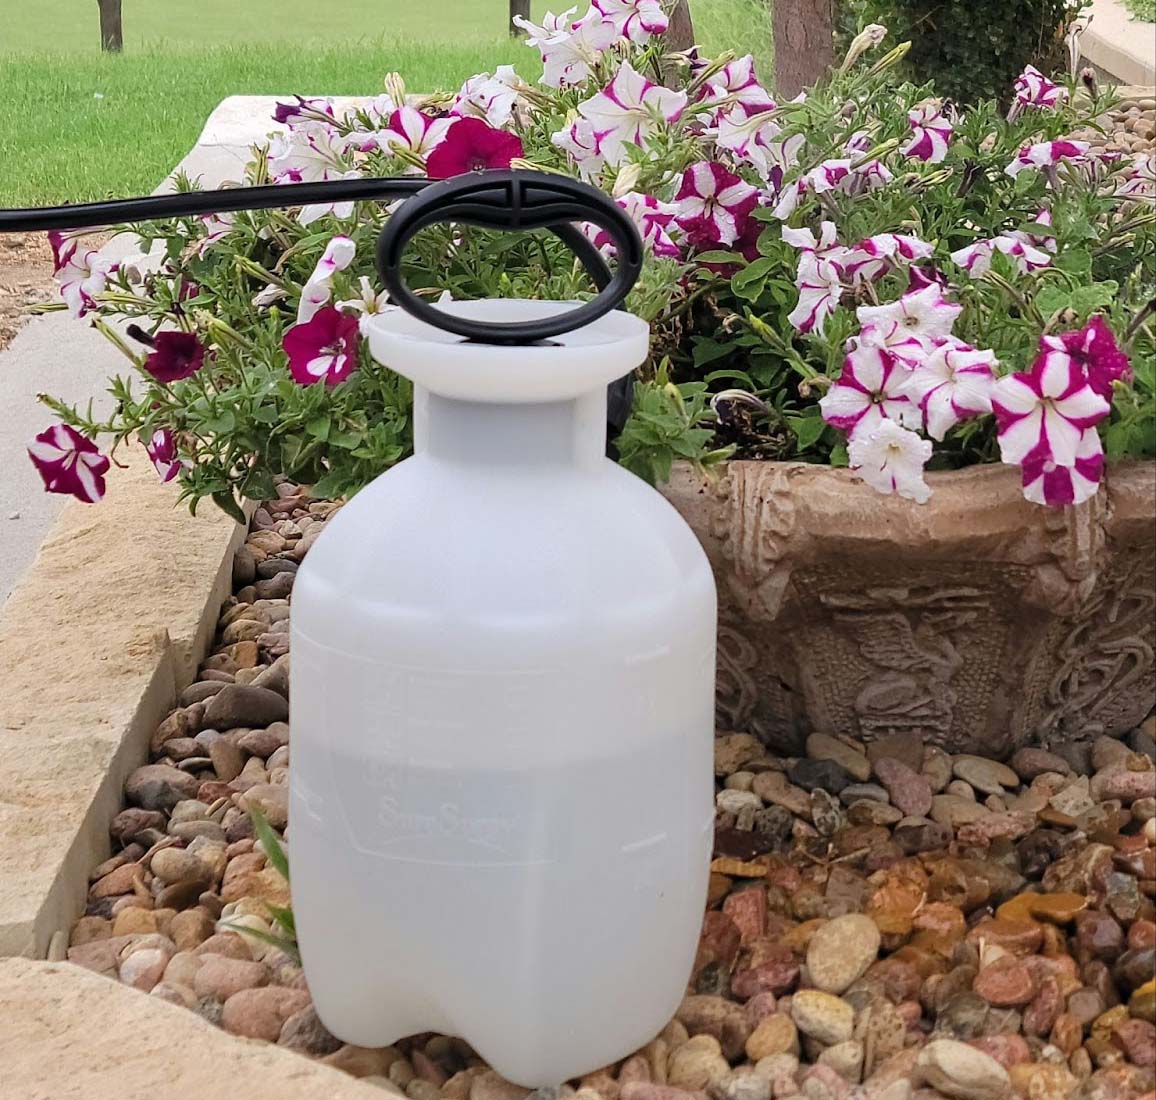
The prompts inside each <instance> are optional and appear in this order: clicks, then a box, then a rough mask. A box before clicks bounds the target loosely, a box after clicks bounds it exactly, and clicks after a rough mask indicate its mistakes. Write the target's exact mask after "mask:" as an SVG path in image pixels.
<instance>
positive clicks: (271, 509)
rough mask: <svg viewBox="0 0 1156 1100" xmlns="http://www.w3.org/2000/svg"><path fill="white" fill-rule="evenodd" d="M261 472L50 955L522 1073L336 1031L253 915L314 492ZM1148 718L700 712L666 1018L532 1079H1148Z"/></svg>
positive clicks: (490, 1078) (1140, 1093) (437, 1092)
mask: <svg viewBox="0 0 1156 1100" xmlns="http://www.w3.org/2000/svg"><path fill="white" fill-rule="evenodd" d="M279 493H280V495H279V498H278V499H277V500H275V501H271V502H269V503H267V504H266V505H265V506H264V507H262V508H260V509H259V510H258V511H257V512H256V514H255V517H254V520H253V523H252V528H251V531H250V534H249V536H248V540H247V542H246V543H245V546H244V547H243V548H242V549H241V550H240V552H239V553H238V555H237V559H236V562H235V564H234V580H235V588H236V594H235V596H234V597H232V598H230V599H229V600H228V601H227V603H226V604H225V606H224V608H223V609H222V614H221V618H220V628H219V632H218V636H217V639H216V645H215V647H214V650H213V653H212V655H211V656H209V657H208V658H207V660H206V661H205V662H204V664H203V665H202V667H201V672H200V675H199V678H198V681H197V682H196V683H194V684H193V685H191V686H190V687H188V688H187V689H185V691H184V692H182V695H181V699H180V703H181V705H180V707H179V708H177V709H176V710H174V711H173V712H172V713H171V714H170V715H169V716H168V717H167V718H166V719H165V720H164V721H163V722H162V723H161V725H160V726H159V727H158V729H157V730H156V732H155V734H154V736H153V739H152V757H151V760H152V762H151V763H150V764H148V765H147V766H145V767H142V768H140V769H138V770H137V771H136V772H134V773H133V774H132V776H131V777H130V778H129V780H128V783H127V786H126V792H125V794H126V805H127V808H126V809H125V810H124V811H122V812H121V813H120V814H118V815H117V817H116V818H115V820H114V821H113V822H112V826H111V833H112V838H113V848H114V851H115V853H116V854H115V855H114V856H113V857H112V858H111V859H109V860H108V861H106V862H105V863H103V864H102V865H101V866H99V867H96V868H94V869H93V872H92V875H91V889H90V891H89V901H88V907H87V912H86V914H85V915H84V916H83V917H81V918H80V919H79V920H78V921H77V922H76V924H75V926H74V928H73V929H72V933H71V944H70V947H69V949H68V957H69V958H70V959H71V960H72V961H73V962H75V963H78V964H80V965H82V966H86V967H89V968H91V969H93V970H96V971H98V972H100V973H103V974H106V975H108V976H109V977H110V978H114V979H117V980H119V981H121V982H124V983H126V984H128V985H131V986H134V987H136V988H137V989H140V990H143V991H145V992H146V993H150V994H151V995H152V996H154V997H157V998H159V999H162V1000H166V1001H170V1002H174V1003H177V1004H180V1005H184V1006H186V1007H187V1008H188V1009H189V1010H190V1011H192V1012H197V1013H199V1014H200V1015H202V1016H204V1017H207V1018H208V1019H210V1020H212V1021H213V1022H215V1023H218V1024H219V1025H220V1026H221V1027H223V1028H225V1029H226V1030H228V1031H230V1032H233V1033H235V1034H237V1035H242V1036H248V1037H252V1038H256V1039H263V1040H267V1041H269V1042H275V1043H278V1044H280V1045H281V1046H284V1047H288V1048H290V1049H292V1050H296V1051H299V1052H300V1053H302V1054H305V1055H309V1056H311V1057H314V1058H318V1059H320V1060H322V1061H324V1062H326V1063H328V1064H330V1065H334V1066H338V1067H340V1068H342V1069H344V1070H346V1071H348V1072H349V1073H352V1074H355V1075H356V1076H358V1077H362V1078H365V1079H367V1080H370V1081H372V1082H374V1083H376V1084H378V1085H380V1087H381V1088H382V1089H383V1090H384V1091H386V1092H393V1093H396V1094H398V1095H404V1096H407V1097H409V1098H411V1100H439V1098H442V1097H444V1098H446V1100H523V1098H524V1097H526V1096H527V1095H528V1090H526V1089H522V1088H519V1087H517V1086H515V1085H512V1084H510V1083H509V1082H506V1081H504V1080H502V1078H500V1077H499V1076H498V1075H497V1074H496V1073H495V1072H494V1071H492V1070H491V1069H489V1068H488V1067H487V1066H486V1065H485V1064H484V1063H483V1062H482V1061H481V1060H480V1059H479V1058H478V1057H477V1056H476V1055H475V1054H474V1052H473V1051H472V1050H471V1049H470V1048H469V1046H468V1045H466V1044H465V1043H464V1042H462V1041H461V1040H459V1039H453V1038H447V1037H445V1036H437V1035H435V1036H430V1035H423V1036H416V1037H413V1038H410V1039H407V1040H403V1041H401V1042H399V1043H398V1044H396V1045H395V1046H393V1047H387V1048H385V1049H382V1050H367V1049H362V1048H357V1047H351V1046H347V1045H343V1044H342V1043H341V1042H339V1041H338V1040H337V1039H335V1038H334V1037H333V1036H332V1035H330V1034H329V1033H328V1032H327V1031H326V1029H325V1028H324V1026H323V1025H322V1024H321V1022H320V1021H319V1020H318V1018H317V1016H316V1014H315V1012H314V1010H313V1007H312V1004H311V1002H310V998H309V992H308V989H307V987H306V983H305V980H304V977H303V974H302V972H301V970H300V968H299V967H298V966H297V965H296V963H295V962H294V959H293V957H292V955H291V953H287V952H286V951H284V950H282V949H281V948H278V947H275V946H272V945H270V944H269V943H268V942H267V941H266V940H265V939H264V938H262V937H263V934H268V933H270V932H271V931H272V930H273V924H272V922H271V920H270V913H269V910H268V908H267V906H270V905H271V906H285V905H287V904H288V902H289V893H288V889H287V886H286V883H285V882H284V881H283V879H282V878H281V876H280V875H279V874H278V872H277V871H276V869H275V868H274V867H272V866H270V864H269V862H268V860H267V859H266V856H265V853H264V852H263V851H262V849H261V848H260V846H259V845H257V844H256V843H255V841H254V838H253V822H252V819H251V816H250V813H249V811H250V810H251V809H253V808H254V807H256V808H259V809H260V810H261V811H262V813H263V814H264V816H265V817H266V818H267V819H268V821H269V822H270V823H271V824H272V825H273V827H274V828H275V829H276V830H277V831H278V832H279V833H283V832H284V829H285V826H286V821H287V810H288V786H287V782H288V774H289V766H290V751H291V750H290V736H289V725H288V716H289V704H288V662H289V634H288V626H289V606H290V604H289V600H290V595H291V591H292V587H293V579H294V574H295V572H296V570H297V567H298V564H299V563H300V561H301V560H302V558H303V556H304V555H305V553H306V552H307V551H308V549H309V546H310V545H311V544H312V542H313V541H314V540H315V539H316V537H317V535H318V534H319V533H320V531H321V530H322V529H323V527H324V525H325V522H326V520H327V518H328V517H329V516H330V515H332V514H333V512H334V511H335V510H336V508H337V506H336V505H334V504H332V503H329V502H325V501H315V500H312V499H311V498H310V497H309V496H308V495H307V494H306V492H305V491H304V490H301V489H299V488H297V487H295V486H292V485H289V484H283V485H281V486H280V487H279ZM1154 735H1156V718H1149V719H1148V720H1147V722H1145V724H1144V726H1143V728H1141V729H1137V730H1134V731H1132V732H1131V733H1130V734H1129V735H1128V736H1127V737H1126V738H1124V739H1122V740H1115V739H1111V738H1105V737H1100V738H1096V739H1094V740H1087V741H1073V742H1070V743H1068V744H1066V745H1063V746H1060V747H1056V748H1054V749H1053V750H1052V751H1045V750H1043V749H1040V748H1024V749H1021V750H1019V751H1018V752H1017V753H1016V754H1015V755H1014V756H1013V757H1012V758H1011V760H1010V761H1008V763H1007V764H1002V763H997V762H995V761H992V760H987V759H984V758H981V757H975V756H954V757H952V756H949V755H947V754H946V753H944V752H942V751H941V750H939V749H936V748H932V747H925V746H924V745H923V744H922V743H921V741H920V739H919V738H918V737H912V736H907V735H901V736H895V737H891V738H888V739H884V740H880V741H875V742H872V743H870V744H866V745H865V744H861V743H859V742H857V741H854V740H851V739H847V738H842V737H835V736H831V735H827V734H824V733H816V734H813V735H812V736H811V737H810V739H809V740H808V742H807V755H806V756H805V757H802V758H799V759H784V758H779V757H773V756H771V755H770V754H769V753H768V752H767V750H766V749H765V747H764V746H763V745H762V744H761V743H760V742H759V741H757V740H756V739H755V738H754V737H752V736H750V735H748V734H745V733H728V732H725V731H724V732H721V733H720V734H719V736H718V738H717V741H716V757H715V770H716V777H717V792H718V793H717V813H716V836H715V858H714V861H713V863H712V865H711V877H710V894H709V899H708V903H707V911H706V914H705V919H704V922H703V929H702V935H701V941H700V945H699V950H698V955H697V958H696V960H695V965H694V971H693V974H692V977H691V981H690V985H689V987H688V990H687V996H686V998H685V1000H684V1001H683V1003H682V1005H681V1007H680V1008H679V1010H678V1013H677V1015H676V1018H675V1019H674V1020H672V1021H671V1022H670V1023H669V1024H668V1025H667V1026H666V1028H664V1029H663V1031H662V1033H661V1034H660V1035H658V1036H656V1037H655V1039H654V1040H653V1041H652V1042H650V1043H649V1044H648V1045H647V1046H646V1047H644V1048H643V1049H641V1050H639V1051H638V1052H636V1053H635V1054H633V1055H631V1056H630V1057H629V1058H627V1059H625V1060H624V1061H623V1062H621V1063H620V1064H618V1065H614V1066H607V1067H605V1068H604V1069H601V1070H599V1071H597V1072H595V1073H591V1074H589V1075H588V1076H587V1077H585V1078H583V1079H582V1080H580V1081H573V1082H569V1083H566V1084H562V1085H560V1086H559V1087H557V1088H555V1089H544V1090H538V1091H539V1094H540V1095H538V1096H536V1097H535V1100H561V1098H562V1097H569V1096H574V1097H575V1100H935V1098H940V1097H946V1098H955V1100H1004V1098H1011V1097H1024V1098H1028V1100H1065V1098H1069V1100H1126V1098H1127V1100H1131V1098H1134V1097H1146V1098H1148V1100H1153V1098H1154V1097H1156V1070H1154V1064H1156V979H1154V973H1156V907H1154V904H1153V898H1154V897H1156V771H1154V770H1153V762H1154V760H1156V743H1154V740H1153V737H1154ZM624 978H626V976H624ZM627 980H628V978H627ZM607 995H608V997H611V998H612V990H611V989H608V991H607ZM611 1003H612V1002H611ZM173 1041H174V1043H179V1041H180V1037H179V1035H175V1036H174V1037H173Z"/></svg>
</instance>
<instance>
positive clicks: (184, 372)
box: [144, 329, 205, 385]
mask: <svg viewBox="0 0 1156 1100" xmlns="http://www.w3.org/2000/svg"><path fill="white" fill-rule="evenodd" d="M152 348H153V350H152V352H151V354H150V355H149V356H148V358H146V359H145V361H144V370H145V371H146V372H147V373H148V374H151V375H152V376H153V378H155V379H156V380H157V381H158V382H163V383H165V384H166V385H167V384H168V383H170V382H179V381H181V380H182V379H183V378H191V377H192V376H193V375H194V374H196V373H197V371H199V370H200V369H201V367H202V366H203V365H204V362H205V348H204V346H203V345H202V344H201V341H200V340H198V339H197V334H196V333H195V332H182V331H181V330H180V329H171V330H169V331H167V332H158V333H156V335H155V336H153V337H152Z"/></svg>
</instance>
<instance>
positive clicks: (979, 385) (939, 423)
mask: <svg viewBox="0 0 1156 1100" xmlns="http://www.w3.org/2000/svg"><path fill="white" fill-rule="evenodd" d="M995 363H996V358H995V352H994V351H978V350H976V349H975V348H973V347H971V346H970V345H968V344H965V343H964V342H963V341H962V340H956V339H954V338H952V337H949V338H947V339H944V340H939V341H938V342H936V343H935V344H934V345H933V346H932V347H931V348H930V349H929V350H928V351H927V353H926V354H925V355H924V357H923V358H922V361H921V362H919V364H918V365H917V366H916V367H915V369H914V370H912V371H911V373H910V374H909V375H908V376H907V379H906V380H905V381H904V382H903V384H902V385H901V387H900V389H901V391H902V393H903V394H904V396H906V397H907V398H909V399H910V400H911V401H912V402H914V403H915V404H916V405H918V406H919V408H920V409H921V410H922V411H923V419H924V424H925V426H926V428H927V434H928V435H929V436H931V438H932V439H938V440H942V439H943V437H944V436H945V435H946V434H947V432H948V431H949V429H951V428H953V427H955V425H956V424H958V423H959V422H960V421H961V420H967V419H968V418H969V417H973V416H979V415H980V414H981V413H989V412H991V391H992V387H993V386H994V385H995V373H994V367H995Z"/></svg>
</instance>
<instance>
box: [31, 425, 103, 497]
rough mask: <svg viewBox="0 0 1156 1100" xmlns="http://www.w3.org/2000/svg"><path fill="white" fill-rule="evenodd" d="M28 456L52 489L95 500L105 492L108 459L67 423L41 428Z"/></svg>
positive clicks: (50, 490)
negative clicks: (42, 429)
mask: <svg viewBox="0 0 1156 1100" xmlns="http://www.w3.org/2000/svg"><path fill="white" fill-rule="evenodd" d="M28 457H29V458H30V459H32V465H33V466H35V467H36V471H37V473H39V474H40V477H41V480H42V481H43V482H44V488H45V489H47V490H48V492H50V493H64V494H66V495H68V496H74V497H76V499H77V500H81V501H83V502H84V503H85V504H95V503H96V502H97V501H98V500H100V498H101V497H103V496H104V475H105V474H106V473H107V472H108V468H109V465H110V463H109V460H108V458H107V457H106V456H105V455H102V454H101V453H100V451H99V450H98V448H97V446H96V444H95V443H93V442H92V440H91V439H86V438H85V437H84V436H83V435H81V434H80V432H78V431H77V430H76V429H75V428H72V427H70V426H69V425H68V424H56V425H54V426H53V427H51V428H46V429H45V430H44V431H42V432H41V433H40V434H39V435H38V436H37V437H36V438H35V439H34V440H33V441H32V443H31V444H30V445H29V447H28Z"/></svg>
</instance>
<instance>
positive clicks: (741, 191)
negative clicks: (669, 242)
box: [674, 160, 759, 248]
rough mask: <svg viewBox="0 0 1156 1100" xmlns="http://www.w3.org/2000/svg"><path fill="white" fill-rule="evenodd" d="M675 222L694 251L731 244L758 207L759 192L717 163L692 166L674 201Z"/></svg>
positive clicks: (704, 161) (702, 163)
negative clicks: (675, 209) (676, 212)
mask: <svg viewBox="0 0 1156 1100" xmlns="http://www.w3.org/2000/svg"><path fill="white" fill-rule="evenodd" d="M674 201H675V203H677V206H678V214H677V221H678V224H679V225H680V226H681V227H682V230H683V232H684V233H686V235H687V237H688V238H689V240H690V241H691V243H692V244H693V245H694V246H695V247H696V248H716V247H719V246H724V247H725V246H726V245H731V244H734V242H735V241H737V240H738V239H739V237H741V236H742V234H743V230H744V229H745V228H746V222H747V218H749V217H750V213H751V211H752V210H753V209H754V208H755V207H756V206H757V205H758V202H759V192H758V190H757V189H756V188H754V187H752V186H751V185H750V184H749V183H747V182H746V181H745V180H744V179H742V178H741V177H740V176H737V175H735V173H734V172H732V171H730V169H729V168H727V167H726V165H723V164H720V163H719V162H718V161H717V160H710V161H707V160H703V161H699V162H698V163H697V164H692V165H691V166H690V167H689V168H688V169H687V170H686V171H685V172H684V173H683V175H682V184H681V186H680V187H679V189H678V194H677V195H675V197H674Z"/></svg>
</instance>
